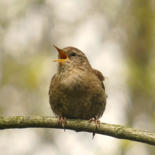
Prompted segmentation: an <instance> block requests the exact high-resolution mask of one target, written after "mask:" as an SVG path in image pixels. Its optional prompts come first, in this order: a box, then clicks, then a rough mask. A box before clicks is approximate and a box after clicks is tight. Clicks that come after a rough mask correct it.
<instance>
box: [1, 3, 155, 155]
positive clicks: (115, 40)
mask: <svg viewBox="0 0 155 155" xmlns="http://www.w3.org/2000/svg"><path fill="white" fill-rule="evenodd" d="M53 44H55V45H57V46H58V47H60V48H63V47H66V46H75V47H77V48H79V49H81V50H82V51H83V52H85V54H86V55H87V56H88V58H89V60H90V63H91V64H92V66H93V67H94V68H96V69H99V70H100V71H102V73H103V74H104V76H105V77H106V80H105V86H106V92H107V95H108V99H107V107H106V111H105V113H104V115H103V116H102V118H101V121H103V122H106V123H113V124H121V125H127V126H130V127H134V128H138V129H144V130H148V131H152V132H154V131H155V94H154V93H155V52H154V51H155V1H154V0H130V1H123V0H93V1H92V0H59V1H58V0H22V1H21V0H0V115H1V116H16V115H25V116H32V115H43V116H53V113H52V111H51V109H50V106H49V103H48V89H49V84H50V80H51V77H52V75H53V74H54V73H55V72H56V67H57V64H56V63H54V62H52V59H55V58H56V57H57V52H56V50H55V49H54V47H53V46H52V45H53ZM0 154H4V155H49V154H51V155H59V154H63V155H77V154H89V155H102V154H104V155H137V154H141V155H154V154H155V148H154V147H153V146H149V145H146V144H142V143H137V142H131V141H127V140H118V139H115V138H111V137H108V136H101V135H96V136H95V138H94V139H93V140H92V134H89V133H76V132H74V131H68V130H67V131H66V132H64V131H63V130H58V129H13V130H3V131H0Z"/></svg>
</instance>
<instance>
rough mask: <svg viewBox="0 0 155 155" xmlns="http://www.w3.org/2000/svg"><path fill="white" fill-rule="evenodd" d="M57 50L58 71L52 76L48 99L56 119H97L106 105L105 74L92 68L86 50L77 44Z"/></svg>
mask: <svg viewBox="0 0 155 155" xmlns="http://www.w3.org/2000/svg"><path fill="white" fill-rule="evenodd" d="M54 47H55V48H56V49H57V51H58V59H57V60H55V61H56V62H58V63H59V64H58V70H57V73H56V74H55V75H54V76H53V78H52V80H51V85H50V90H49V100H50V105H51V108H52V110H53V112H54V113H55V114H56V115H57V116H59V119H64V118H73V119H85V120H89V119H92V118H94V119H98V118H100V117H101V116H102V114H103V112H104V110H105V105H106V94H105V87H104V84H103V80H104V76H103V75H102V73H101V72H100V71H98V70H96V69H93V68H92V67H91V65H90V63H89V61H88V59H87V57H86V56H85V54H84V53H83V52H82V51H80V50H79V49H77V48H74V47H66V48H63V49H59V48H58V47H56V46H54Z"/></svg>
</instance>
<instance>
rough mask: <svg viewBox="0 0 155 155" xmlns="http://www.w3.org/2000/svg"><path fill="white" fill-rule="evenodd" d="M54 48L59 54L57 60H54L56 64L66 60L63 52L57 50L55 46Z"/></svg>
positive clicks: (66, 57)
mask: <svg viewBox="0 0 155 155" xmlns="http://www.w3.org/2000/svg"><path fill="white" fill-rule="evenodd" d="M54 47H55V48H56V50H57V51H58V53H59V56H58V59H56V60H54V61H56V62H64V61H67V60H68V56H67V54H66V53H65V51H63V50H62V49H60V48H58V47H57V46H55V45H54Z"/></svg>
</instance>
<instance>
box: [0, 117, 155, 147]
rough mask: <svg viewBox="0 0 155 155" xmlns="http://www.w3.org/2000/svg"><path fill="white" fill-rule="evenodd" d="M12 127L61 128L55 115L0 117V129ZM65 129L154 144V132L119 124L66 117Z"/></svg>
mask: <svg viewBox="0 0 155 155" xmlns="http://www.w3.org/2000/svg"><path fill="white" fill-rule="evenodd" d="M12 128H61V129H62V126H61V124H59V123H58V119H57V118H55V117H43V116H29V117H28V116H13V117H0V129H1V130H2V129H12ZM65 129H70V130H75V131H78V132H79V131H84V132H94V131H95V133H97V134H102V135H108V136H112V137H115V138H119V139H128V140H133V141H138V142H143V143H147V144H151V145H155V133H150V132H146V131H141V130H138V129H133V128H128V127H125V126H121V125H114V124H106V123H100V125H99V126H98V127H97V129H96V126H95V123H90V122H89V121H87V120H71V119H68V120H67V123H66V124H65Z"/></svg>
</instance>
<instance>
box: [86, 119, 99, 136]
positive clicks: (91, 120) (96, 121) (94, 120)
mask: <svg viewBox="0 0 155 155" xmlns="http://www.w3.org/2000/svg"><path fill="white" fill-rule="evenodd" d="M89 122H90V123H91V122H94V123H95V131H96V129H97V127H98V126H99V125H100V120H99V119H98V118H97V117H93V118H91V119H89ZM95 131H93V137H92V139H93V138H94V136H95Z"/></svg>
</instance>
